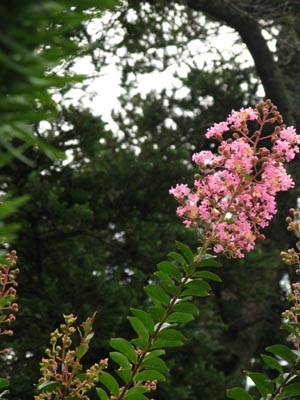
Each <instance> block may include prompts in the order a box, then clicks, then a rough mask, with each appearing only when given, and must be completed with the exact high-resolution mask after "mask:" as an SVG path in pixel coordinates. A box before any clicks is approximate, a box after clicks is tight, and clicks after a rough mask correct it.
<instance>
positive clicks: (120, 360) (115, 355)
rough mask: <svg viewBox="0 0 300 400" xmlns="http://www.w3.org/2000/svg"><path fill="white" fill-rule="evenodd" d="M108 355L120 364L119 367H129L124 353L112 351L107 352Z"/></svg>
mask: <svg viewBox="0 0 300 400" xmlns="http://www.w3.org/2000/svg"><path fill="white" fill-rule="evenodd" d="M109 356H110V358H111V359H112V360H113V361H114V362H115V363H117V364H118V365H120V367H122V368H131V365H130V362H129V361H128V358H127V357H125V356H124V354H122V353H119V352H117V351H112V352H110V353H109Z"/></svg>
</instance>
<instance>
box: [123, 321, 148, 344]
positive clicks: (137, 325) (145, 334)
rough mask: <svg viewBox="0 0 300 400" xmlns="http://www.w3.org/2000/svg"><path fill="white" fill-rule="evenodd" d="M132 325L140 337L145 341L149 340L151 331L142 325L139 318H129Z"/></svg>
mask: <svg viewBox="0 0 300 400" xmlns="http://www.w3.org/2000/svg"><path fill="white" fill-rule="evenodd" d="M127 318H128V321H129V322H130V325H131V326H132V327H133V329H134V330H135V332H136V333H137V335H138V337H139V338H141V339H142V340H144V341H147V340H148V339H149V331H148V329H147V328H146V327H145V325H144V324H143V323H142V321H141V320H140V319H139V318H137V317H127Z"/></svg>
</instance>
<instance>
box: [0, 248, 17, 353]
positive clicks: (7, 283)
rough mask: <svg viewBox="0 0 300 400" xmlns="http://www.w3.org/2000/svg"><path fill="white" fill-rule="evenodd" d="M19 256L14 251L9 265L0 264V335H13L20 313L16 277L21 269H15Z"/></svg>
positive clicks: (9, 259) (7, 257) (9, 255)
mask: <svg viewBox="0 0 300 400" xmlns="http://www.w3.org/2000/svg"><path fill="white" fill-rule="evenodd" d="M17 259H18V257H17V255H16V252H15V251H14V250H13V251H11V252H10V253H8V254H7V255H6V260H7V263H3V264H0V335H13V331H12V329H7V326H9V327H10V325H11V324H12V322H14V321H15V319H16V317H15V313H17V312H18V304H17V303H16V302H15V299H16V287H17V286H18V283H17V281H16V276H17V275H18V273H19V269H18V268H16V267H15V265H16V263H17ZM6 352H7V350H6V349H2V350H0V353H6Z"/></svg>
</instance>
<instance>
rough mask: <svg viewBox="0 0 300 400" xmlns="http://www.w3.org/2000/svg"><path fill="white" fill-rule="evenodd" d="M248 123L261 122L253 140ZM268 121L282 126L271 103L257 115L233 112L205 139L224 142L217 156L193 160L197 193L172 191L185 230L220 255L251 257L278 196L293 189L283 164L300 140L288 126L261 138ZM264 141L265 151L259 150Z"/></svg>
mask: <svg viewBox="0 0 300 400" xmlns="http://www.w3.org/2000/svg"><path fill="white" fill-rule="evenodd" d="M247 121H257V122H256V124H257V126H258V127H259V129H258V128H257V127H256V128H254V129H255V134H251V133H249V127H248V126H247ZM270 121H272V123H273V122H274V121H277V123H278V124H279V123H281V122H282V117H281V116H280V114H279V113H278V112H277V111H274V108H273V105H272V103H271V102H270V101H266V102H265V103H261V104H260V105H259V106H258V107H257V108H256V109H252V108H250V107H249V108H246V109H244V108H241V109H240V110H239V111H234V110H233V111H232V112H231V114H230V115H229V116H228V118H227V120H226V121H224V122H220V123H218V124H214V126H213V127H212V128H210V129H208V131H207V134H206V137H207V138H210V137H213V138H215V139H217V140H219V141H220V142H221V143H220V146H219V149H218V151H219V154H218V155H215V154H213V153H212V152H211V151H207V150H205V151H201V152H199V153H195V154H194V155H193V161H194V162H195V163H196V164H198V166H199V167H200V173H199V174H198V176H199V177H197V179H196V180H195V182H194V188H193V189H190V188H189V187H188V186H187V185H185V184H181V185H177V186H176V188H175V189H174V188H172V189H171V190H170V193H171V194H173V195H174V197H175V199H176V200H177V201H178V202H179V203H180V206H179V207H178V208H177V215H178V216H180V217H181V218H183V220H184V222H183V223H184V224H185V226H186V227H187V228H189V227H192V226H193V227H197V226H198V229H197V232H198V234H199V235H200V241H201V242H202V244H203V245H204V246H206V247H208V246H209V245H211V244H212V245H214V247H213V248H214V251H215V252H216V253H219V252H224V253H226V254H227V255H229V256H231V257H238V258H242V257H244V253H245V252H249V251H251V250H252V249H253V248H254V245H255V241H256V239H257V238H261V239H263V238H264V236H263V235H262V234H261V233H260V230H261V229H262V228H264V227H266V226H268V225H269V222H270V220H271V219H272V217H273V215H274V214H275V213H276V212H277V210H276V201H275V196H276V194H277V193H278V192H280V191H284V190H288V189H290V188H292V187H293V186H294V182H293V180H292V178H291V176H290V175H288V174H287V172H286V170H285V168H284V166H283V162H282V161H283V160H286V161H290V160H292V159H293V158H294V157H295V154H296V153H298V152H299V144H300V138H299V136H298V135H297V134H296V131H295V129H294V128H293V127H288V128H287V127H285V126H284V125H281V126H280V131H279V130H278V127H277V128H276V129H275V127H274V131H273V133H271V134H269V135H268V136H266V135H264V134H262V133H263V128H264V125H265V124H270V123H271V122H270ZM230 131H231V132H232V133H233V135H232V138H229V139H227V140H223V136H222V135H223V133H224V132H228V134H229V133H230ZM262 141H264V146H261V145H259V146H258V144H259V143H260V142H262ZM267 141H268V143H267ZM268 148H270V150H268ZM207 167H209V168H207Z"/></svg>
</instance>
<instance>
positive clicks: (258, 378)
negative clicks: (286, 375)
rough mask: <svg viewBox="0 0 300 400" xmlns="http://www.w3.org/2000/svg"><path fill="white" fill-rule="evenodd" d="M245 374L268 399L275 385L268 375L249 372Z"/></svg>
mask: <svg viewBox="0 0 300 400" xmlns="http://www.w3.org/2000/svg"><path fill="white" fill-rule="evenodd" d="M245 374H246V375H247V376H249V378H250V379H251V380H252V381H253V382H254V384H255V386H256V387H257V389H258V391H259V393H260V394H261V396H262V397H264V398H265V397H267V395H268V393H273V391H274V384H273V383H272V382H271V381H270V379H269V378H268V377H267V376H266V375H264V374H260V373H258V372H249V371H245Z"/></svg>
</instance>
